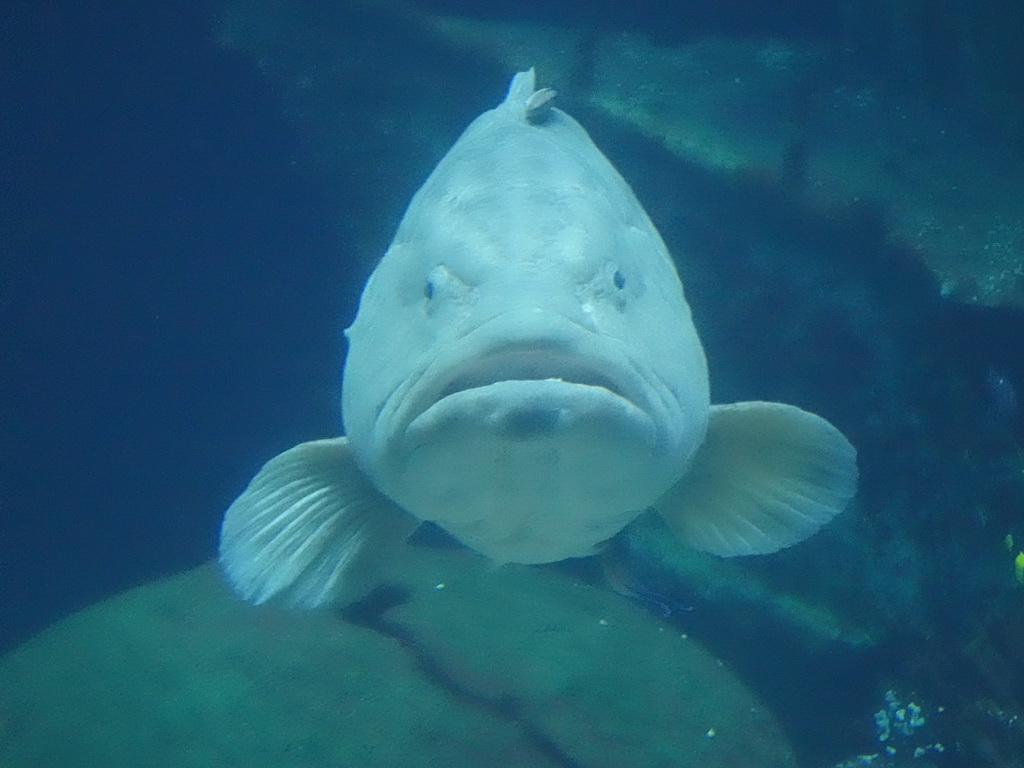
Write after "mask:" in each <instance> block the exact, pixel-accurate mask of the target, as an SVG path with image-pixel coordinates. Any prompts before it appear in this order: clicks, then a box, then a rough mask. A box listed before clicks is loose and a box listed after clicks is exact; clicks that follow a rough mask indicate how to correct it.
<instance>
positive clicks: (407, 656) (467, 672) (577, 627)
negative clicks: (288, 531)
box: [0, 549, 794, 768]
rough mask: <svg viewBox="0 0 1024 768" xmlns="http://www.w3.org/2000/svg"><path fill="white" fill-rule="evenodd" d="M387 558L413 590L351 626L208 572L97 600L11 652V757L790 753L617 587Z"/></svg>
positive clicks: (620, 762)
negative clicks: (280, 604)
mask: <svg viewBox="0 0 1024 768" xmlns="http://www.w3.org/2000/svg"><path fill="white" fill-rule="evenodd" d="M396 572H397V573H398V574H399V575H398V577H397V578H398V580H399V581H400V582H401V586H402V588H403V590H404V591H407V593H408V599H407V600H406V601H405V602H404V603H401V604H399V605H397V606H394V607H391V608H390V609H387V610H385V611H384V612H383V613H380V614H379V615H376V616H375V617H374V618H373V619H372V620H370V621H366V620H364V621H361V622H356V623H353V622H351V621H346V620H344V619H342V618H340V617H339V616H338V615H336V614H333V613H330V612H323V611H321V612H312V613H309V612H300V611H295V610H287V609H282V608H275V607H272V606H264V607H259V608H254V607H252V606H249V605H246V604H244V603H242V602H241V601H239V600H237V599H235V598H233V597H232V596H231V595H230V594H229V591H228V589H227V588H226V587H225V586H224V585H223V583H222V580H221V577H220V574H219V573H218V572H217V570H216V569H215V568H214V567H212V566H209V565H208V566H203V567H201V568H199V569H196V570H193V571H189V572H186V573H183V574H181V575H178V576H175V577H172V578H169V579H167V580H164V581H159V582H155V583H152V584H148V585H145V586H142V587H139V588H137V589H135V590H132V591H130V592H127V593H125V594H123V595H120V596H117V597H114V598H112V599H110V600H107V601H106V602H104V603H101V604H99V605H96V606H94V607H91V608H88V609H86V610H84V611H82V612H80V613H79V614H76V615H74V616H72V617H70V618H68V619H66V620H64V621H62V622H60V623H58V624H57V625H55V626H53V627H51V628H50V629H48V630H47V631H45V632H43V633H42V634H41V635H39V636H37V637H36V638H34V639H32V640H30V641H29V642H27V643H26V644H24V645H23V646H22V647H20V648H18V649H16V650H15V651H13V652H12V653H11V654H9V655H8V656H7V657H6V658H5V659H3V660H2V661H0V765H3V766H5V768H39V767H40V766H61V767H62V768H79V767H82V768H84V767H85V766H96V765H103V766H105V768H120V767H121V766H125V767H127V766H139V765H146V766H150V767H151V768H171V767H173V768H193V767H194V768H200V767H202V768H209V766H224V767H230V766H239V767H241V766H245V767H246V768H262V767H263V766H266V768H271V766H273V768H289V767H290V766H296V767H297V766H303V767H304V768H310V767H312V768H316V767H318V766H323V767H324V768H327V766H332V767H336V766H348V765H359V766H361V767H362V768H374V767H375V766H396V765H401V766H411V767H414V768H415V767H417V766H445V767H446V768H460V767H461V766H465V767H466V768H470V766H472V767H474V768H476V767H478V766H482V765H499V764H500V765H502V766H512V767H513V768H514V767H515V766H524V767H525V766H532V767H533V768H546V767H547V766H573V767H574V768H598V767H607V768H613V767H616V766H623V768H625V767H626V766H652V767H658V766H666V767H667V766H682V767H683V768H686V767H687V766H694V767H696V766H700V768H719V767H720V768H730V767H731V766H741V765H742V766H744V768H758V767H759V766H765V768H769V767H770V768H783V767H787V768H788V767H789V766H792V765H794V762H793V758H792V756H791V753H790V750H789V747H788V745H787V744H786V742H785V740H784V737H783V736H782V735H781V733H780V731H779V729H778V728H777V727H776V725H775V724H774V722H773V720H772V718H771V717H770V715H769V714H768V712H767V710H766V709H765V708H764V706H763V705H762V704H760V703H759V702H758V701H757V700H756V699H755V698H754V697H753V696H752V695H751V694H750V693H749V692H748V691H747V690H746V689H745V688H744V687H743V686H742V685H741V684H740V683H739V682H738V681H737V680H736V679H735V677H733V676H732V674H731V673H730V672H729V671H728V669H727V668H725V667H724V666H723V665H721V664H720V663H719V662H717V661H716V660H715V659H714V658H713V657H711V656H710V655H709V654H708V653H707V652H706V651H704V650H703V649H701V648H700V646H699V645H697V644H696V643H694V642H693V641H692V640H687V639H684V638H682V637H680V636H679V634H678V632H677V631H673V630H672V629H670V628H668V627H666V626H663V625H661V624H660V623H659V622H658V621H657V620H655V619H654V618H653V617H651V616H649V615H648V614H646V613H644V612H643V611H642V610H640V609H638V608H636V607H635V606H633V605H631V604H629V603H628V602H626V601H625V600H624V599H623V598H622V597H621V596H618V595H615V594H613V593H610V592H607V591H605V590H600V589H596V588H594V587H591V586H587V585H584V584H580V583H577V582H574V581H572V580H570V579H569V578H567V577H565V576H563V575H560V574H558V573H555V572H553V571H550V570H547V569H543V568H536V567H527V566H508V567H505V568H501V569H494V568H493V567H492V566H488V565H487V564H486V563H485V562H484V561H483V559H482V558H479V557H477V556H475V555H472V554H471V553H468V552H462V551H450V550H444V551H440V550H430V549H413V550H410V552H408V553H407V554H406V556H404V559H403V562H402V564H401V567H400V568H398V569H396ZM442 584H443V587H442V586H440V585H442ZM709 733H712V734H713V736H709V735H708V734H709Z"/></svg>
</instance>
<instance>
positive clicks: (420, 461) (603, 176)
mask: <svg viewBox="0 0 1024 768" xmlns="http://www.w3.org/2000/svg"><path fill="white" fill-rule="evenodd" d="M552 95H553V93H552V92H551V91H550V90H547V89H542V90H539V91H538V90H535V87H534V73H533V70H530V71H528V72H521V73H519V74H517V75H516V76H515V77H514V78H513V79H512V84H511V86H510V88H509V91H508V96H507V97H506V98H505V100H504V101H503V102H502V103H501V104H500V105H499V106H498V107H497V108H496V109H492V110H490V111H488V112H485V113H484V114H482V115H480V117H478V118H477V119H476V120H474V121H473V123H472V124H471V125H470V126H469V127H468V128H467V129H466V131H465V132H464V133H463V134H462V136H461V137H460V138H459V140H458V141H457V142H456V143H455V145H454V146H453V147H452V148H451V150H449V152H448V154H447V155H445V157H444V158H443V159H442V160H441V162H440V163H438V165H437V168H435V169H434V171H433V173H431V174H430V177H429V178H428V179H427V181H426V182H425V183H424V185H423V187H422V188H421V189H420V190H419V191H418V192H417V193H416V195H415V196H414V197H413V199H412V202H411V203H410V204H409V208H408V210H407V211H406V213H405V216H404V218H403V219H402V221H401V224H400V225H399V227H398V232H397V233H396V235H395V239H394V242H393V243H392V244H391V247H390V248H389V249H388V251H387V253H386V254H385V255H384V258H383V259H382V260H381V262H380V264H379V265H378V266H377V268H376V270H375V271H374V272H373V274H372V275H371V276H370V279H369V280H368V282H367V284H366V287H365V289H364V291H363V295H362V298H361V300H360V303H359V311H358V314H357V316H356V319H355V322H354V323H353V324H352V327H351V328H349V329H348V331H346V334H347V336H348V341H349V349H348V357H347V360H346V362H345V372H344V380H343V397H342V409H343V418H344V425H345V437H339V438H335V439H330V440H319V441H315V442H310V443H303V444H301V445H298V446H296V447H295V448H292V449H290V450H288V451H285V452H284V453H283V454H281V455H280V456H278V457H276V458H274V459H272V460H271V461H270V462H268V463H267V464H266V465H265V466H264V467H263V469H261V470H260V472H259V473H258V474H257V475H256V477H255V478H254V479H253V481H252V482H251V483H250V484H249V486H248V487H247V488H246V489H245V491H244V492H243V493H242V495H241V496H240V497H239V498H238V499H237V500H236V501H235V502H234V503H233V504H232V505H231V507H230V508H229V509H228V511H227V514H226V515H225V519H224V524H223V527H222V530H221V541H220V560H221V563H222V565H223V567H224V570H225V572H226V573H227V576H228V578H229V580H230V581H231V583H232V584H233V585H234V587H235V589H236V590H237V592H238V593H239V594H240V595H241V596H242V597H244V598H246V599H248V600H251V601H252V602H255V603H262V602H264V601H266V600H268V599H271V598H274V597H279V598H281V599H283V600H284V601H286V602H289V603H292V604H295V605H301V606H306V607H314V606H317V605H321V604H325V603H331V602H343V601H345V600H350V599H353V598H354V597H357V596H359V595H360V594H362V593H363V592H364V591H365V590H366V589H367V588H368V587H369V586H370V585H372V584H373V583H374V581H375V579H377V578H379V574H380V573H381V571H382V570H383V569H384V568H386V564H387V560H388V559H389V558H391V557H393V556H394V549H395V547H396V546H398V545H400V544H401V543H402V542H403V541H404V539H405V538H406V537H407V536H408V534H409V533H410V532H411V531H412V530H413V529H414V528H415V527H416V525H418V524H419V522H420V521H424V520H429V521H431V522H433V523H436V524H437V525H439V526H440V527H442V528H443V529H444V530H446V531H448V533H450V534H451V535H452V536H454V537H455V538H457V539H458V540H460V541H462V542H463V543H465V544H466V545H467V546H469V547H472V548H473V549H475V550H477V551H478V552H481V553H483V554H484V555H487V556H488V557H490V558H492V559H493V560H495V561H497V562H499V563H507V562H515V563H545V562H552V561H555V560H561V559H563V558H567V557H578V556H582V555H587V554H590V553H593V552H594V551H595V548H597V547H598V545H600V544H601V542H603V541H605V540H606V539H608V538H610V537H611V536H614V535H615V534H616V533H618V532H619V531H620V530H621V529H622V528H623V526H625V525H626V524H627V523H629V522H630V521H631V520H633V519H634V518H635V517H636V516H637V515H638V514H640V513H641V512H643V511H644V510H646V509H649V508H652V507H653V508H654V509H655V510H657V511H658V512H659V513H660V514H661V515H662V516H663V517H664V518H665V520H666V521H667V522H668V524H669V525H670V527H671V528H672V529H673V530H674V531H675V532H676V533H677V534H678V536H679V538H680V539H681V540H682V541H684V542H686V543H688V544H690V545H691V546H694V547H697V548H699V549H702V550H706V551H708V552H713V553H716V554H719V555H747V554H759V553H767V552H773V551H775V550H778V549H780V548H782V547H787V546H789V545H791V544H794V543H796V542H798V541H800V540H802V539H804V538H806V537H807V536H810V535H811V534H812V533H814V532H815V531H817V530H818V529H819V528H820V527H821V526H822V525H824V524H825V523H826V522H828V521H829V520H831V519H832V518H833V517H834V516H835V515H836V514H838V513H839V512H840V511H842V509H843V508H844V507H845V506H846V504H847V502H848V501H849V500H850V498H851V497H852V496H853V494H854V491H855V487H856V483H857V468H856V456H855V451H854V449H853V447H852V446H851V445H850V443H849V442H848V441H847V440H846V439H845V438H844V437H843V435H842V434H841V433H840V432H839V431H838V430H837V429H835V427H833V426H832V425H831V424H829V423H828V422H827V421H825V420H824V419H822V418H820V417H818V416H815V415H813V414H810V413H807V412H805V411H802V410H800V409H799V408H795V407H793V406H788V405H782V404H779V403H763V402H749V403H736V404H732V405H724V406H712V405H711V404H710V402H709V394H708V374H707V366H706V363H705V359H704V352H703V349H702V348H701V344H700V340H699V339H698V338H697V332H696V329H695V328H694V325H693V321H692V319H691V317H690V309H689V306H688V305H687V303H686V299H685V298H684V297H683V289H682V285H681V284H680V281H679V278H678V276H677V274H676V271H675V268H674V267H673V264H672V260H671V258H670V257H669V254H668V251H667V250H666V248H665V245H664V243H663V242H662V240H661V237H660V236H659V235H658V232H657V230H655V228H654V225H653V224H652V223H651V221H650V219H648V217H647V214H646V213H645V212H644V210H643V208H642V207H641V206H640V203H639V202H638V201H637V199H636V197H635V196H634V194H633V192H632V190H631V189H630V188H629V186H628V185H627V184H626V182H625V181H624V180H623V179H622V177H621V176H620V175H619V174H618V172H616V170H615V169H614V168H613V167H612V165H611V163H609V162H608V160H607V158H605V156H604V155H603V154H601V152H600V150H598V148H597V147H596V146H595V145H594V143H593V142H592V141H591V140H590V137H589V136H588V135H587V133H586V131H584V130H583V128H582V127H581V126H580V125H579V124H578V123H577V122H576V121H575V120H573V119H572V118H571V117H569V116H568V115H567V114H565V113H564V112H562V111H560V110H558V109H555V108H552V107H551V105H550V103H549V102H550V97H551V96H552Z"/></svg>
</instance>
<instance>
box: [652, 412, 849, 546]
mask: <svg viewBox="0 0 1024 768" xmlns="http://www.w3.org/2000/svg"><path fill="white" fill-rule="evenodd" d="M855 457H856V453H855V451H854V449H853V446H851V445H850V444H849V442H847V440H846V438H845V437H843V435H842V433H840V432H839V430H837V429H836V428H835V427H833V426H832V425H831V424H829V423H828V422H827V421H825V420H824V419H822V418H821V417H819V416H815V415H814V414H811V413H807V412H806V411H802V410H800V409H799V408H796V407H794V406H790V405H782V404H780V403H756V402H755V403H736V404H734V405H730V406H716V407H715V408H713V409H712V418H711V423H710V427H709V432H708V438H707V440H706V442H705V445H704V446H702V447H701V449H700V451H699V452H698V455H697V457H696V459H695V461H694V466H693V467H692V468H691V471H690V472H689V473H688V474H687V475H686V476H685V477H684V478H683V479H682V480H680V482H679V483H677V484H676V485H675V486H674V487H673V488H671V489H669V491H668V492H667V493H666V494H665V495H664V496H663V497H662V498H661V499H660V500H659V501H658V502H657V503H656V504H655V508H656V509H657V510H658V511H659V512H660V513H661V514H662V516H663V517H664V518H665V520H666V521H667V522H668V524H669V526H670V527H671V528H672V529H673V531H674V532H675V533H676V535H677V536H679V537H680V538H681V539H682V540H683V541H685V542H686V543H688V544H690V545H691V546H693V547H696V548H697V549H701V550H704V551H707V552H711V553H713V554H717V555H723V556H732V555H753V554H767V553H769V552H775V551H777V550H779V549H783V548H784V547H789V546H792V545H793V544H796V543H797V542H799V541H802V540H803V539H805V538H807V537H808V536H810V535H812V534H813V533H814V532H816V531H817V530H818V529H819V528H821V527H822V526H823V525H825V524H826V523H827V522H828V521H829V520H831V519H832V518H833V517H835V516H836V515H837V514H839V513H840V512H841V511H842V510H843V509H844V508H845V507H846V505H847V503H848V502H849V500H850V499H851V498H852V497H853V494H854V492H855V489H856V484H857V467H856V458H855Z"/></svg>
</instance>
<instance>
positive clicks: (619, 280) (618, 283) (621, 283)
mask: <svg viewBox="0 0 1024 768" xmlns="http://www.w3.org/2000/svg"><path fill="white" fill-rule="evenodd" d="M612 282H613V283H614V284H615V287H616V288H618V289H619V290H620V291H621V290H622V289H623V288H625V287H626V276H625V275H623V274H622V272H621V271H619V270H618V269H616V270H615V274H613V275H612Z"/></svg>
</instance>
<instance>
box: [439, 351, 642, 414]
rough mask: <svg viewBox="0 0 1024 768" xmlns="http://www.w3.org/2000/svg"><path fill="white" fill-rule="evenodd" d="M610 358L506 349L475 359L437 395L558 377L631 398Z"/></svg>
mask: <svg viewBox="0 0 1024 768" xmlns="http://www.w3.org/2000/svg"><path fill="white" fill-rule="evenodd" d="M608 368H609V366H608V362H607V361H598V360H588V359H585V358H583V359H581V358H579V357H578V356H574V355H570V354H568V353H566V352H564V351H562V350H558V349H555V348H544V347H532V348H531V347H526V348H513V349H508V350H502V351H500V352H497V353H493V354H491V355H488V356H486V357H484V358H482V359H479V360H475V361H473V362H472V363H470V364H468V365H466V366H464V367H463V368H462V369H460V370H458V371H456V372H455V373H454V374H453V375H452V376H451V377H450V378H449V379H448V380H447V382H446V383H445V384H444V386H443V387H442V388H441V390H440V392H439V393H438V395H437V397H436V398H435V399H434V401H433V404H436V403H439V402H440V401H442V400H444V399H445V398H446V397H450V396H451V395H455V394H458V393H460V392H466V391H468V390H471V389H480V388H481V387H486V386H490V385H492V384H500V383H503V382H511V381H517V382H527V381H557V382H561V383H564V384H567V385H578V386H586V387H599V388H601V389H605V390H607V391H608V392H610V393H611V394H613V395H617V396H618V397H621V398H623V399H624V400H627V401H629V402H632V399H631V398H630V397H629V396H628V394H627V392H626V388H625V387H624V386H623V385H622V384H621V383H620V382H618V381H616V380H615V378H614V377H613V376H611V375H609V372H608Z"/></svg>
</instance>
